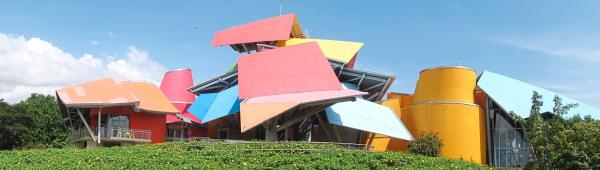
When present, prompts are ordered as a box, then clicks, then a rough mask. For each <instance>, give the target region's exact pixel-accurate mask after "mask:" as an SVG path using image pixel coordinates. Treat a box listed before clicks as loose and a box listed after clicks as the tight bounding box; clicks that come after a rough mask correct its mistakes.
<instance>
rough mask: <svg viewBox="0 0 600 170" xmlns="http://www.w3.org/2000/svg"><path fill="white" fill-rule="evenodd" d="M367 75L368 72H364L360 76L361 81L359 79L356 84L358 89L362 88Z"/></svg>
mask: <svg viewBox="0 0 600 170" xmlns="http://www.w3.org/2000/svg"><path fill="white" fill-rule="evenodd" d="M365 76H366V74H364V73H363V74H362V76H360V81H358V84H356V87H358V89H360V85H361V84H362V82H363V81H364V80H365Z"/></svg>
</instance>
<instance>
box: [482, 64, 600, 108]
mask: <svg viewBox="0 0 600 170" xmlns="http://www.w3.org/2000/svg"><path fill="white" fill-rule="evenodd" d="M477 86H478V87H479V88H480V89H481V90H483V91H484V92H485V93H486V94H487V95H488V96H489V97H490V98H491V99H492V100H494V101H495V102H496V103H497V104H498V105H499V106H500V107H501V108H502V109H503V110H504V111H506V112H511V111H512V112H514V113H515V114H517V115H519V116H521V117H523V118H526V117H529V114H530V111H531V105H532V103H531V102H532V101H531V98H532V96H533V91H536V92H538V93H539V94H540V95H542V101H543V106H542V107H541V110H540V112H542V113H544V112H552V111H553V107H554V101H553V100H554V96H555V95H558V96H559V97H560V98H561V99H562V103H563V104H565V105H566V104H569V103H578V104H579V106H577V107H575V108H572V109H571V110H570V111H569V112H568V114H567V115H565V116H566V117H572V116H574V115H576V114H579V115H581V116H582V117H583V116H585V115H590V116H592V118H595V119H599V118H600V110H599V109H598V108H596V107H593V106H590V105H588V104H585V103H583V102H580V101H577V100H575V99H571V98H569V97H566V96H564V95H561V94H558V93H555V92H552V91H550V90H547V89H544V88H541V87H537V86H534V85H531V84H528V83H525V82H522V81H519V80H515V79H512V78H510V77H506V76H503V75H500V74H498V73H494V72H491V71H484V72H483V73H482V74H481V76H480V77H479V80H478V81H477Z"/></svg>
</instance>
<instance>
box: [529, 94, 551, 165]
mask: <svg viewBox="0 0 600 170" xmlns="http://www.w3.org/2000/svg"><path fill="white" fill-rule="evenodd" d="M543 105H544V102H543V101H542V95H540V94H539V93H538V92H536V91H534V92H533V96H532V97H531V111H530V113H529V118H527V119H526V122H525V129H526V130H527V133H526V137H527V140H528V141H529V143H530V144H531V149H532V150H531V153H532V156H533V160H534V162H533V163H534V164H533V165H532V166H546V161H545V160H546V146H545V144H546V143H547V139H546V138H544V136H545V135H544V129H545V126H546V124H545V123H544V120H543V119H542V114H541V113H540V110H541V108H542V106H543Z"/></svg>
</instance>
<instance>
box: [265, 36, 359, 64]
mask: <svg viewBox="0 0 600 170" xmlns="http://www.w3.org/2000/svg"><path fill="white" fill-rule="evenodd" d="M307 42H317V44H319V47H321V50H323V53H324V54H325V56H326V57H327V58H329V59H332V60H336V61H340V62H343V63H344V64H347V65H348V64H351V66H350V67H352V66H353V65H354V63H352V61H354V60H355V59H354V58H355V57H356V55H357V53H358V50H360V48H361V47H362V46H363V43H361V42H351V41H338V40H324V39H307V38H306V39H305V38H292V39H289V40H282V41H278V42H277V44H276V46H278V47H285V46H290V45H296V44H302V43H307Z"/></svg>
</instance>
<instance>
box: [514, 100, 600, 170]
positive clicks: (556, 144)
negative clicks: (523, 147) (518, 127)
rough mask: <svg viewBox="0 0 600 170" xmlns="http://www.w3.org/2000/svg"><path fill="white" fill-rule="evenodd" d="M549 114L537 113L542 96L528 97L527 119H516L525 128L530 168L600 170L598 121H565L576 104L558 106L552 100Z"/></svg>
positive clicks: (580, 119)
mask: <svg viewBox="0 0 600 170" xmlns="http://www.w3.org/2000/svg"><path fill="white" fill-rule="evenodd" d="M553 101H554V109H553V112H552V113H540V108H541V107H542V106H543V104H544V103H543V102H542V96H541V95H539V94H538V93H537V92H535V93H534V95H533V97H532V107H531V113H530V116H529V118H527V119H522V118H518V117H517V118H516V119H517V120H519V122H521V123H522V124H524V125H525V127H526V128H525V129H526V137H527V139H528V141H529V143H530V144H531V149H532V151H531V153H532V162H531V163H529V165H528V166H529V168H532V169H600V121H598V120H593V119H592V118H591V117H589V116H586V117H585V118H583V119H582V118H581V117H580V116H575V117H572V118H568V119H565V118H563V116H564V115H565V114H566V113H567V112H568V111H569V110H570V109H571V108H574V107H577V105H576V104H567V105H564V104H563V103H562V100H561V98H559V97H558V96H555V97H554V100H553Z"/></svg>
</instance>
